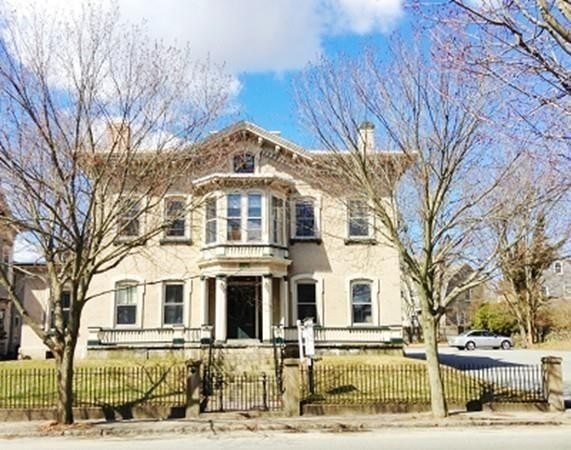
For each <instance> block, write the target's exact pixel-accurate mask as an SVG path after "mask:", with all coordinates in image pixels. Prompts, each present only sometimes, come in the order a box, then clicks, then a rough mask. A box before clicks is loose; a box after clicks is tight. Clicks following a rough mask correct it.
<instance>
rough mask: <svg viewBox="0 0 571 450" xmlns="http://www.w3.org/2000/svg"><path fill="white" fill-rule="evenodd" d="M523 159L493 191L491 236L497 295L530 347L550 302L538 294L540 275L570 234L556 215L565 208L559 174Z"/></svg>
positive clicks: (529, 158) (540, 291)
mask: <svg viewBox="0 0 571 450" xmlns="http://www.w3.org/2000/svg"><path fill="white" fill-rule="evenodd" d="M526 156H527V157H526V158H522V159H521V161H520V164H519V165H518V168H517V170H516V171H514V173H513V174H512V176H510V177H506V179H505V180H504V183H503V187H502V189H501V190H499V191H498V194H499V197H500V198H498V204H500V205H501V209H499V211H498V214H497V217H498V220H497V221H496V223H495V225H494V227H493V233H494V235H495V239H496V240H497V245H498V247H499V253H498V267H499V269H500V273H501V280H500V281H499V293H500V294H501V296H502V297H503V299H504V300H505V301H506V303H507V305H508V306H509V308H510V310H511V311H512V313H513V314H514V317H515V318H516V320H517V324H518V327H519V329H520V333H521V336H522V338H523V342H524V343H526V344H527V345H533V344H535V343H537V342H538V341H539V340H540V333H539V330H538V328H539V327H538V323H539V321H540V318H541V317H540V315H541V312H542V311H543V310H544V309H545V307H546V306H547V304H548V299H549V297H548V295H546V293H545V292H544V291H543V282H544V274H545V272H546V270H548V269H549V268H550V267H551V266H552V264H553V263H554V262H555V261H556V260H557V259H559V258H561V257H562V254H561V252H562V251H563V250H564V246H565V245H566V244H567V243H568V242H569V233H570V231H571V229H570V224H569V221H568V219H567V217H565V216H564V215H563V216H562V215H561V211H564V210H566V209H567V207H568V204H569V191H568V189H567V188H566V184H565V183H564V182H562V180H561V174H559V173H558V172H556V171H554V170H553V169H552V168H550V167H549V166H546V165H544V164H538V162H537V159H536V158H534V157H532V156H531V155H526Z"/></svg>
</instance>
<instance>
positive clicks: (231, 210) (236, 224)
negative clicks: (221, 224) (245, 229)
mask: <svg viewBox="0 0 571 450" xmlns="http://www.w3.org/2000/svg"><path fill="white" fill-rule="evenodd" d="M226 202H227V205H226V206H227V207H226V219H227V236H226V239H227V240H228V241H241V240H242V196H241V195H240V194H229V195H228V197H227V198H226Z"/></svg>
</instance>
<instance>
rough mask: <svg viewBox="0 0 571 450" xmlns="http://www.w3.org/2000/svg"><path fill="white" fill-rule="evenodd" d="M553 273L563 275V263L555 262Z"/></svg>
mask: <svg viewBox="0 0 571 450" xmlns="http://www.w3.org/2000/svg"><path fill="white" fill-rule="evenodd" d="M553 273H554V274H555V275H563V263H562V262H561V261H554V262H553Z"/></svg>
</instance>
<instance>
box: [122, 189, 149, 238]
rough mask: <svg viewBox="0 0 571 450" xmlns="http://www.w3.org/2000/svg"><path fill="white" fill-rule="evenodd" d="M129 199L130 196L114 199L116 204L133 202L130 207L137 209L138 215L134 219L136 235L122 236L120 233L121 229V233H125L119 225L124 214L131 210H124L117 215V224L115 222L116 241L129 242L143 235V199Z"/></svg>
mask: <svg viewBox="0 0 571 450" xmlns="http://www.w3.org/2000/svg"><path fill="white" fill-rule="evenodd" d="M130 197H131V196H129V195H126V196H120V195H118V196H117V198H116V202H122V201H130V202H133V204H132V206H137V207H138V212H137V214H138V215H137V217H136V221H137V233H136V234H124V232H122V231H121V230H122V229H123V231H125V229H124V227H123V226H122V224H121V222H122V220H123V217H124V216H125V214H126V213H127V212H128V211H130V210H131V208H129V210H127V209H125V210H123V211H120V212H119V214H118V217H117V222H116V227H117V232H116V235H117V239H118V240H122V241H129V240H134V239H138V238H140V237H141V236H142V235H143V234H144V233H145V229H144V215H145V212H144V210H143V208H142V205H141V202H142V201H143V198H130ZM132 222H134V220H132Z"/></svg>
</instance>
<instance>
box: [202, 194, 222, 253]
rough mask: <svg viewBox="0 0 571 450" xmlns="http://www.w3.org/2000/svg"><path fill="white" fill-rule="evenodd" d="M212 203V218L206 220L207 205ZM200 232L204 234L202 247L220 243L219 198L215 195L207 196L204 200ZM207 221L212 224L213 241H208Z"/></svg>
mask: <svg viewBox="0 0 571 450" xmlns="http://www.w3.org/2000/svg"><path fill="white" fill-rule="evenodd" d="M209 202H214V217H212V218H211V219H209V218H208V203H209ZM203 219H204V220H203V223H202V230H203V233H204V237H203V239H202V240H203V242H204V245H206V246H208V245H216V244H218V243H219V241H220V223H221V221H220V197H219V196H216V195H212V196H209V197H207V198H205V199H204V215H203ZM209 221H213V222H214V225H215V226H214V240H213V241H210V242H209V241H208V224H209Z"/></svg>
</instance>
